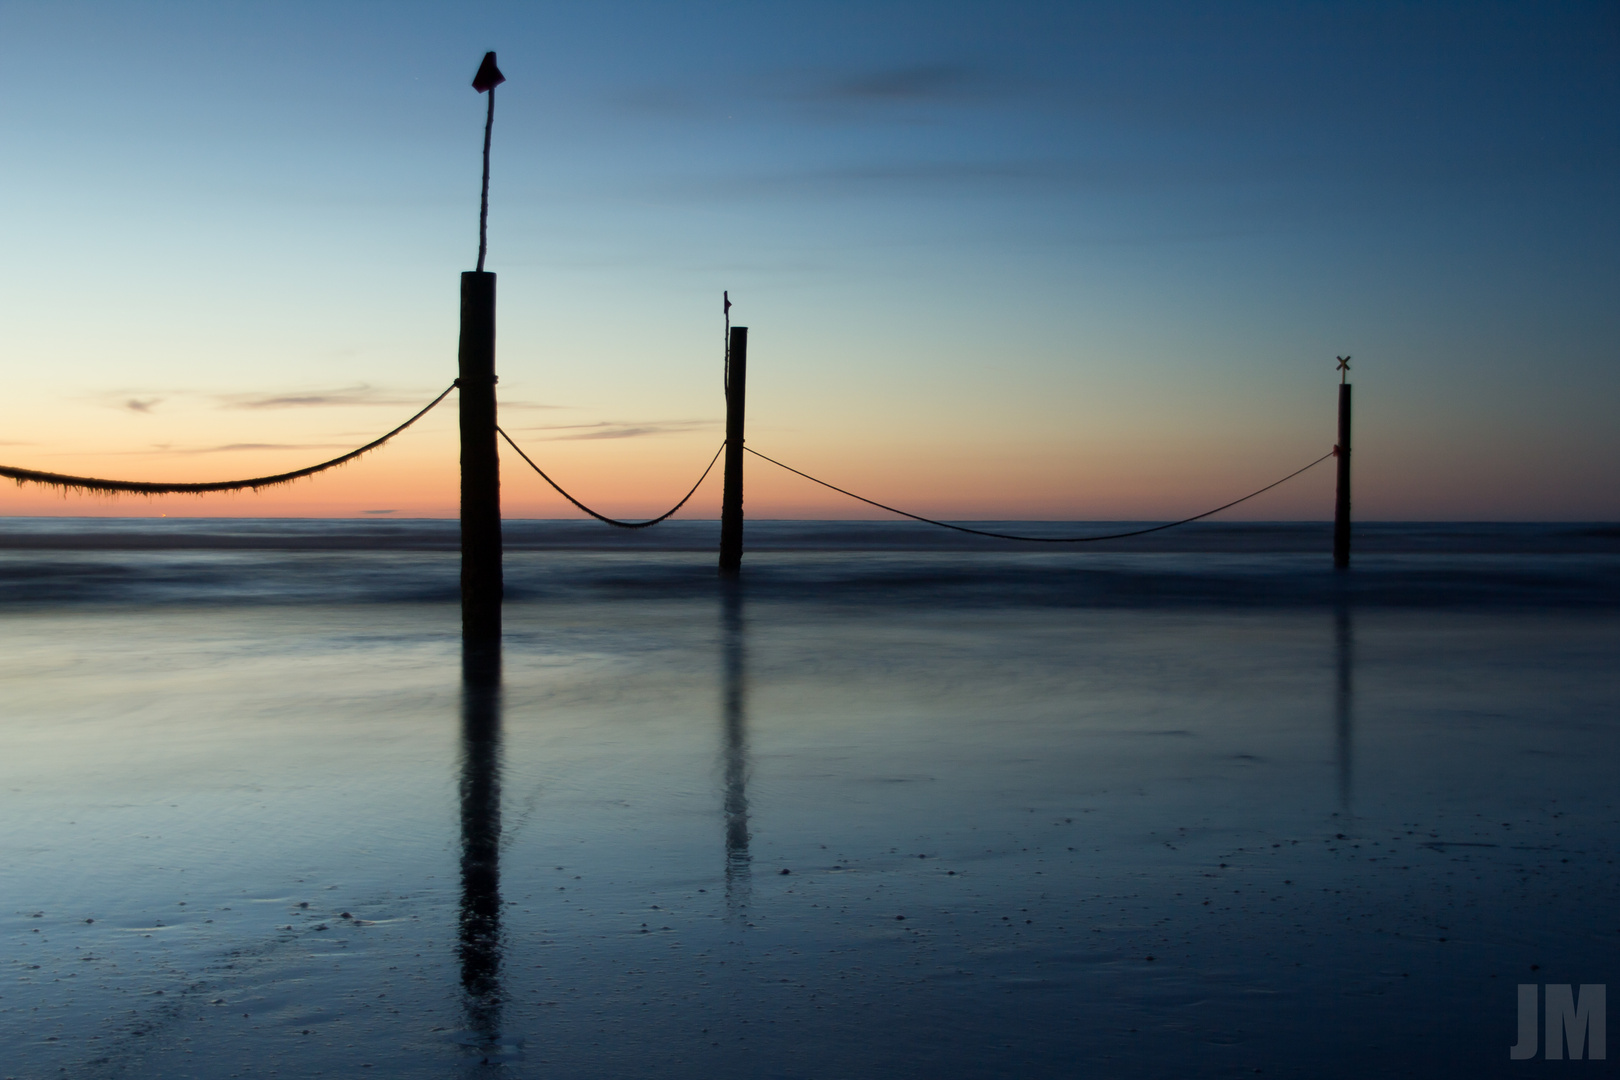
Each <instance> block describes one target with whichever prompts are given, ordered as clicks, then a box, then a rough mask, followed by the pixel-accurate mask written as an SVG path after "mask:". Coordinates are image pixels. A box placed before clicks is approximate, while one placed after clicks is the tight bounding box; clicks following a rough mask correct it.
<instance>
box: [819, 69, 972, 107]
mask: <svg viewBox="0 0 1620 1080" xmlns="http://www.w3.org/2000/svg"><path fill="white" fill-rule="evenodd" d="M992 89H994V83H993V80H991V79H989V78H988V77H987V74H986V72H984V71H983V70H982V69H980V68H976V67H973V66H971V65H968V64H957V63H939V62H936V63H921V64H908V65H905V66H902V67H890V68H879V69H876V70H869V71H861V72H853V73H849V74H842V75H837V76H834V77H832V78H831V79H828V80H827V81H825V82H824V83H822V84H821V85H820V86H816V87H814V88H812V89H810V90H809V91H808V92H806V93H805V94H803V96H805V97H809V98H814V99H819V100H822V101H838V102H851V103H868V102H870V103H884V102H923V101H952V100H960V99H961V98H964V97H970V96H972V97H977V96H981V95H982V94H983V93H984V92H985V91H987V90H992Z"/></svg>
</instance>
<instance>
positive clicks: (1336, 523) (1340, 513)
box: [1333, 356, 1350, 570]
mask: <svg viewBox="0 0 1620 1080" xmlns="http://www.w3.org/2000/svg"><path fill="white" fill-rule="evenodd" d="M1349 375H1350V358H1349V357H1348V356H1341V357H1339V441H1338V444H1337V445H1335V446H1334V447H1333V454H1334V456H1335V457H1337V458H1338V459H1339V481H1338V484H1337V487H1336V489H1335V491H1334V498H1333V565H1334V567H1335V568H1337V569H1339V570H1347V569H1349V567H1350V380H1349Z"/></svg>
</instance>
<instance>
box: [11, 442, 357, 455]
mask: <svg viewBox="0 0 1620 1080" xmlns="http://www.w3.org/2000/svg"><path fill="white" fill-rule="evenodd" d="M19 445H20V444H19ZM353 448H354V444H353V443H223V444H221V445H219V446H176V445H175V444H174V443H149V444H148V445H147V447H146V448H145V449H143V450H97V451H95V452H94V453H95V454H96V455H97V456H100V455H102V454H118V455H141V454H230V453H236V452H238V451H242V450H352V449H353ZM66 456H68V457H82V456H84V455H83V454H82V453H81V452H79V451H73V452H70V453H68V454H67V455H66Z"/></svg>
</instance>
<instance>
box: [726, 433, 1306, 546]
mask: <svg viewBox="0 0 1620 1080" xmlns="http://www.w3.org/2000/svg"><path fill="white" fill-rule="evenodd" d="M743 449H744V450H746V451H747V452H748V453H750V454H753V455H754V456H755V457H757V458H764V459H765V460H766V461H768V462H770V463H771V464H772V465H775V466H777V467H778V468H782V469H786V470H787V471H788V472H790V473H794V474H795V475H798V476H802V477H804V478H805V479H806V480H809V481H810V482H811V483H814V484H820V485H821V486H822V487H824V488H831V489H832V490H833V491H836V492H838V493H839V494H840V495H848V496H849V497H850V498H852V499H858V500H859V501H861V502H863V503H866V504H867V505H868V506H875V507H877V508H878V509H879V510H887V511H888V512H889V513H891V514H899V515H900V516H901V517H908V518H911V519H912V520H913V521H920V522H922V523H923V524H925V525H937V526H939V527H940V528H942V529H954V530H956V531H957V532H963V533H971V534H972V535H974V536H988V537H991V538H993V539H996V540H1020V541H1023V542H1024V543H1029V544H1087V543H1091V542H1093V541H1096V540H1124V539H1125V538H1126V537H1130V536H1146V535H1147V534H1148V533H1156V532H1163V531H1164V530H1165V529H1173V528H1175V527H1176V526H1177V525H1187V524H1190V523H1192V522H1194V521H1201V520H1202V519H1204V518H1207V517H1210V516H1211V515H1214V514H1218V513H1220V512H1221V511H1222V510H1229V509H1231V508H1232V507H1234V506H1236V505H1237V504H1238V503H1241V502H1248V501H1249V500H1250V499H1252V498H1254V497H1255V496H1256V495H1264V494H1265V493H1266V492H1268V491H1270V490H1271V489H1272V488H1274V487H1277V486H1278V485H1280V484H1286V483H1287V482H1288V481H1290V480H1292V479H1293V478H1294V477H1296V476H1298V475H1299V474H1300V473H1302V472H1306V471H1307V470H1309V469H1314V468H1315V467H1316V466H1318V465H1320V464H1322V462H1324V461H1326V460H1327V459H1328V458H1330V457H1333V456H1334V455H1335V454H1337V453H1338V447H1334V448H1333V449H1332V450H1330V451H1328V452H1327V453H1325V454H1323V455H1322V456H1321V457H1319V458H1317V459H1316V460H1315V461H1313V462H1311V463H1310V464H1309V465H1306V466H1305V467H1304V468H1302V469H1295V470H1294V471H1293V472H1291V473H1289V474H1288V475H1287V476H1285V477H1283V478H1282V479H1281V480H1278V481H1276V482H1274V483H1270V484H1267V485H1266V486H1265V487H1263V488H1261V489H1260V490H1258V491H1251V492H1249V494H1247V495H1245V496H1243V498H1241V499H1233V500H1232V501H1231V502H1229V503H1226V504H1224V505H1222V506H1217V507H1216V508H1215V509H1213V510H1206V511H1204V512H1203V513H1202V514H1194V515H1193V516H1192V517H1189V518H1182V519H1181V520H1180V521H1172V522H1169V523H1168V524H1165V525H1154V526H1152V527H1150V528H1146V529H1133V530H1131V531H1130V532H1122V533H1109V534H1107V535H1105V536H1013V535H1012V534H1010V533H998V532H988V531H986V530H984V529H970V528H968V527H967V526H965V525H952V524H951V523H950V522H947V521H936V520H935V519H933V518H926V517H923V516H922V515H921V514H913V513H910V512H909V511H906V510H901V509H898V508H896V507H893V506H888V505H886V504H884V503H880V502H878V501H877V500H875V499H868V498H866V497H865V496H864V495H857V494H855V493H854V492H853V491H845V490H844V489H843V488H841V487H839V486H837V485H836V484H829V483H827V481H825V480H818V479H816V478H815V477H814V476H811V475H810V474H809V473H805V472H799V470H798V469H795V468H794V467H793V466H791V465H784V464H782V463H781V462H780V461H777V460H776V459H775V458H773V457H766V456H765V455H764V454H762V453H760V452H759V451H758V450H755V449H754V448H753V447H751V446H745V447H743Z"/></svg>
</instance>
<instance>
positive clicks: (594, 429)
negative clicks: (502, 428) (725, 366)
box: [516, 420, 720, 442]
mask: <svg viewBox="0 0 1620 1080" xmlns="http://www.w3.org/2000/svg"><path fill="white" fill-rule="evenodd" d="M719 423H720V421H718V420H659V421H648V422H645V423H623V422H619V421H612V420H603V421H599V422H598V423H595V424H540V425H535V426H532V427H525V428H518V429H516V430H518V431H534V432H553V431H556V432H564V433H565V434H561V435H541V436H540V439H541V441H543V442H572V441H579V440H585V439H639V438H642V437H644V436H647V435H673V434H678V433H680V432H683V431H693V430H696V429H700V428H706V427H715V426H717V425H718V424H719Z"/></svg>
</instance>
